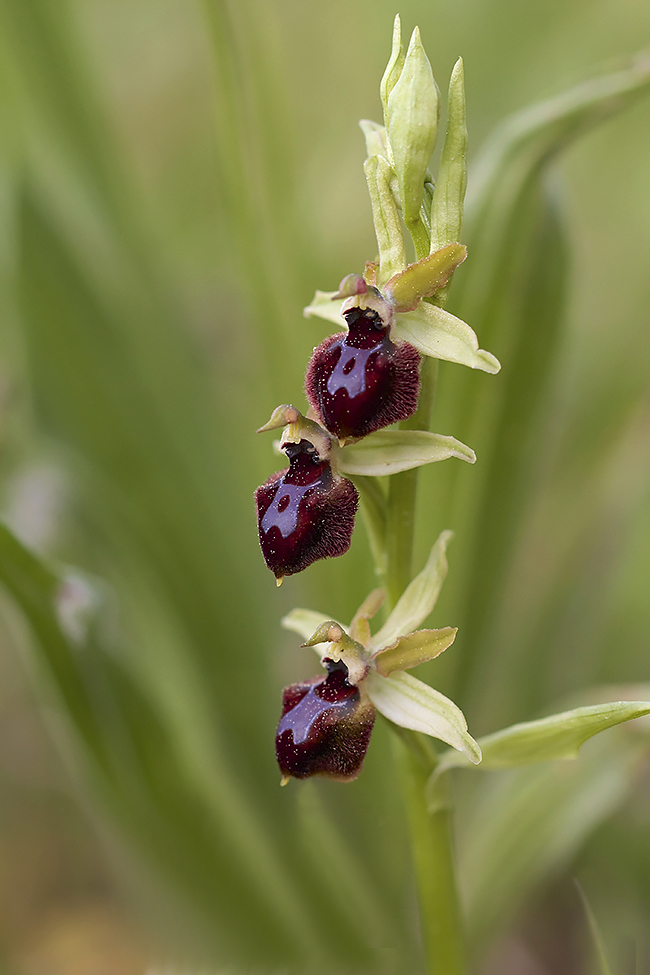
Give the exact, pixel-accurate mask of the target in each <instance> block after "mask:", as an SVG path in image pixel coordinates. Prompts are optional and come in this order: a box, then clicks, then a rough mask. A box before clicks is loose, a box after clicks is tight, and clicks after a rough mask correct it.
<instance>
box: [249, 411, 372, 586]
mask: <svg viewBox="0 0 650 975" xmlns="http://www.w3.org/2000/svg"><path fill="white" fill-rule="evenodd" d="M310 423H311V421H310ZM314 426H315V424H314ZM283 449H284V450H285V452H286V453H287V455H288V457H289V467H288V468H285V469H284V470H282V471H278V472H276V473H275V474H272V475H271V477H270V478H269V479H268V480H267V481H266V482H265V483H264V484H262V485H261V486H260V487H258V488H257V490H256V491H255V503H256V508H257V521H258V532H259V540H260V546H261V549H262V555H263V556H264V561H265V562H266V565H267V566H268V568H269V569H270V570H271V571H272V572H273V573H274V575H275V577H276V580H277V581H278V585H279V584H280V582H281V581H282V579H283V578H284V576H287V575H294V574H295V573H297V572H302V571H303V569H306V568H307V567H308V566H310V565H311V564H312V563H313V562H316V561H318V560H319V559H322V558H335V557H338V556H340V555H344V554H345V552H347V550H348V548H349V547H350V541H351V538H352V531H353V528H354V518H355V515H356V511H357V507H358V503H359V497H358V494H357V491H356V488H355V487H354V485H353V484H352V482H351V481H350V480H348V479H347V478H345V477H342V476H341V475H340V474H337V473H336V471H334V470H333V469H332V465H331V463H330V460H329V456H326V457H324V458H323V457H322V456H321V453H320V452H319V450H318V448H317V446H315V445H314V444H313V443H312V442H311V441H310V440H306V439H304V438H302V439H300V440H299V441H298V442H297V443H296V442H295V440H293V439H292V440H289V439H287V440H286V441H285V443H284V445H283ZM328 453H329V452H328Z"/></svg>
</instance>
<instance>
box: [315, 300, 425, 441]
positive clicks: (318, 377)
mask: <svg viewBox="0 0 650 975" xmlns="http://www.w3.org/2000/svg"><path fill="white" fill-rule="evenodd" d="M345 318H346V320H347V323H348V327H349V331H348V332H347V334H346V333H345V332H341V333H340V334H339V335H331V336H330V337H329V338H328V339H326V340H325V341H324V342H323V343H322V345H319V346H318V348H317V349H315V350H314V354H313V356H312V358H311V360H310V362H309V366H308V367H307V375H306V377H305V392H306V394H307V399H308V400H309V402H310V404H311V405H312V407H313V408H314V410H316V413H317V414H318V416H319V417H320V419H321V422H322V424H323V426H324V427H326V428H327V430H329V432H330V433H332V434H334V435H335V436H336V437H339V438H340V439H347V438H357V437H365V436H367V435H368V434H369V433H373V432H374V431H375V430H381V428H382V427H386V426H388V425H389V424H391V423H397V422H398V421H399V420H406V419H407V418H408V417H409V416H412V415H413V414H414V413H415V411H416V409H417V405H418V396H419V393H420V377H419V367H420V354H419V352H418V351H417V349H414V348H413V346H412V345H409V344H408V343H407V342H401V343H400V344H399V345H395V343H394V342H392V341H391V340H390V337H389V327H388V326H387V325H385V324H384V322H383V321H382V319H381V317H380V316H379V315H378V314H377V312H376V311H373V310H371V309H369V308H366V309H361V308H351V309H350V310H349V311H348V312H346V313H345Z"/></svg>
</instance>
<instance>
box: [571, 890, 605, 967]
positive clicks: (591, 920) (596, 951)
mask: <svg viewBox="0 0 650 975" xmlns="http://www.w3.org/2000/svg"><path fill="white" fill-rule="evenodd" d="M575 884H576V887H577V888H578V893H579V894H580V900H581V901H582V906H583V908H584V912H585V917H586V918H587V924H588V926H589V934H590V935H591V942H592V947H593V955H594V965H593V975H613V973H612V970H611V968H610V967H609V962H608V961H607V955H606V954H605V945H604V942H603V937H602V935H601V933H600V928H599V927H598V921H597V920H596V915H595V914H594V912H593V910H592V908H591V904H590V903H589V901H588V899H587V895H586V894H585V892H584V890H583V889H582V886H581V885H580V884H579V883H578V881H577V880H576V882H575Z"/></svg>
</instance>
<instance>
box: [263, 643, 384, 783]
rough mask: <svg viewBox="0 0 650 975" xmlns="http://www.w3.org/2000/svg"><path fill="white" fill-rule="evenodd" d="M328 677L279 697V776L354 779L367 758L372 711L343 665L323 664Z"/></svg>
mask: <svg viewBox="0 0 650 975" xmlns="http://www.w3.org/2000/svg"><path fill="white" fill-rule="evenodd" d="M326 663H327V667H328V671H329V673H328V674H327V677H323V678H314V680H311V681H305V682H304V683H302V684H291V686H290V687H285V689H284V691H283V692H282V716H281V718H280V723H279V724H278V730H277V734H276V737H275V753H276V756H277V759H278V765H279V766H280V771H281V772H282V774H283V775H285V776H287V775H291V776H293V777H294V778H296V779H306V778H308V777H309V776H310V775H327V776H329V777H330V778H334V779H341V780H346V779H355V778H356V777H357V775H358V774H359V772H360V771H361V767H362V765H363V760H364V758H365V757H366V751H367V750H368V742H369V741H370V735H371V732H372V726H373V724H374V722H375V709H374V708H373V706H372V704H371V703H370V702H369V701H365V702H364V703H361V694H360V693H359V690H358V688H357V687H354V686H353V685H352V684H350V683H349V682H348V679H347V678H348V670H347V667H346V666H345V664H343V663H334V662H333V661H326Z"/></svg>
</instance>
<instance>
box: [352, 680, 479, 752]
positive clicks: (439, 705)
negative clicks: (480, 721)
mask: <svg viewBox="0 0 650 975" xmlns="http://www.w3.org/2000/svg"><path fill="white" fill-rule="evenodd" d="M365 687H366V691H367V693H368V697H369V698H370V700H371V701H372V703H373V704H374V705H375V707H376V708H377V710H378V711H379V712H380V713H381V714H383V715H384V717H385V718H388V720H389V721H392V722H393V723H394V724H396V725H399V726H400V727H401V728H409V729H410V730H411V731H420V732H422V734H425V735H430V736H431V737H432V738H439V739H440V740H441V741H444V742H446V743H447V744H448V745H451V746H452V748H457V749H459V751H461V752H462V753H463V755H464V756H466V757H467V758H468V760H469V761H470V762H473V763H474V764H477V763H478V762H480V761H481V749H480V747H479V746H478V744H477V743H476V742H475V741H474V739H473V738H472V736H471V735H470V734H469V733H468V731H467V721H466V720H465V715H464V714H463V712H462V711H461V710H460V708H459V707H458V706H457V705H456V704H454V702H453V701H450V700H449V698H448V697H445V695H444V694H441V693H440V691H436V690H435V689H434V688H433V687H429V685H428V684H424V683H423V682H422V681H421V680H418V679H417V677H413V676H412V675H411V674H405V673H395V674H393V675H392V676H391V677H381V676H380V675H379V674H377V673H373V672H371V673H370V674H369V675H368V677H367V679H366V681H365Z"/></svg>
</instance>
